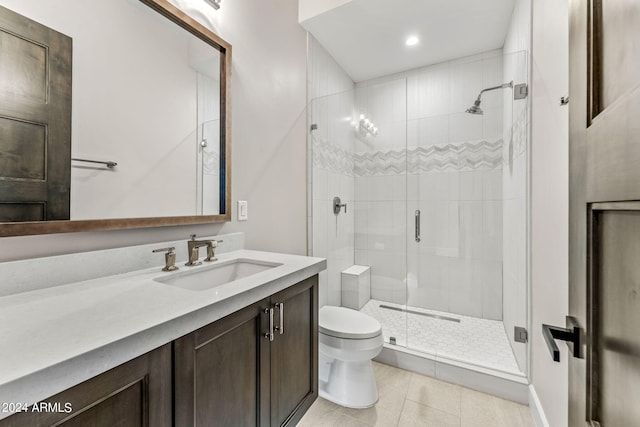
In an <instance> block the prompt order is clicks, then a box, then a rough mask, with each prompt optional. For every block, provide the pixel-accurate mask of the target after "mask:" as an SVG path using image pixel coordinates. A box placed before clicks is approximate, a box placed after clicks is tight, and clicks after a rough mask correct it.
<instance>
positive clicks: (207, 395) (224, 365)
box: [174, 300, 269, 427]
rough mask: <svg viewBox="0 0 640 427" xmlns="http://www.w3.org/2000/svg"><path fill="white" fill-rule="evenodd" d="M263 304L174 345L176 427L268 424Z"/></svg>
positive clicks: (214, 324)
mask: <svg viewBox="0 0 640 427" xmlns="http://www.w3.org/2000/svg"><path fill="white" fill-rule="evenodd" d="M267 308H268V301H267V300H264V301H261V302H258V303H256V304H253V305H251V306H249V307H246V308H244V309H242V310H240V311H238V312H235V313H233V314H231V315H229V316H227V317H224V318H223V319H220V320H218V321H216V322H214V323H212V324H210V325H207V326H205V327H203V328H200V329H198V330H197V331H195V332H193V333H191V334H189V335H186V336H184V337H182V338H180V339H178V340H176V341H175V342H174V364H175V365H174V366H175V368H174V380H175V388H174V392H175V425H176V427H194V426H207V427H215V426H221V427H228V426H234V427H242V426H252V427H255V426H259V425H263V426H266V425H268V424H269V340H268V339H267V338H265V337H264V334H265V333H266V332H267V330H268V327H269V326H268V323H269V316H268V314H266V313H265V309H267Z"/></svg>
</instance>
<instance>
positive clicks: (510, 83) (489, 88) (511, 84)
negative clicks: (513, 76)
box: [476, 80, 513, 101]
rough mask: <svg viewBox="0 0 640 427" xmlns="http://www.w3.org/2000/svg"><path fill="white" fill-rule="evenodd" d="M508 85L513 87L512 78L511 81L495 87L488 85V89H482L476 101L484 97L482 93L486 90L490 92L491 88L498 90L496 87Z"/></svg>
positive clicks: (503, 87) (502, 87) (506, 86)
mask: <svg viewBox="0 0 640 427" xmlns="http://www.w3.org/2000/svg"><path fill="white" fill-rule="evenodd" d="M508 87H510V88H513V80H511V81H510V82H509V83H503V84H501V85H499V86H493V87H488V88H486V89H482V90H481V91H480V93H479V94H478V99H477V100H476V101H480V98H481V97H482V94H483V93H484V92H488V91H490V90H496V89H506V88H508Z"/></svg>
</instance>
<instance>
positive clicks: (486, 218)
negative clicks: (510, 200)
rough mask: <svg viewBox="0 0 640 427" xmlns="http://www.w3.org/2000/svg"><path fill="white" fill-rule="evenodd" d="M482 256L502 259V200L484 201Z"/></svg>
mask: <svg viewBox="0 0 640 427" xmlns="http://www.w3.org/2000/svg"><path fill="white" fill-rule="evenodd" d="M482 208H483V212H482V258H483V259H484V260H487V261H502V225H503V221H502V202H501V201H484V202H482Z"/></svg>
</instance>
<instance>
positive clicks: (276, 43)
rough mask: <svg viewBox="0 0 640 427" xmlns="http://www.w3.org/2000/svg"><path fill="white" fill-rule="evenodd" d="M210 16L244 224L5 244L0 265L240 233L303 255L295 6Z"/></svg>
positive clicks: (300, 36) (300, 38)
mask: <svg viewBox="0 0 640 427" xmlns="http://www.w3.org/2000/svg"><path fill="white" fill-rule="evenodd" d="M67 11H68V10H67ZM210 14H211V15H213V18H212V20H211V21H212V22H213V23H214V25H215V28H214V31H215V32H216V33H218V34H220V35H221V36H222V37H223V38H225V39H226V40H227V41H228V42H229V43H231V44H232V46H233V75H232V77H231V79H232V91H231V97H232V100H231V103H232V122H233V124H232V135H231V137H232V141H233V152H232V159H233V161H232V165H233V172H232V173H233V179H232V191H233V200H234V206H233V214H234V215H235V200H238V199H243V200H248V201H249V221H246V222H237V221H236V220H235V218H234V220H233V221H232V222H230V223H227V224H224V225H222V224H212V225H205V226H183V227H168V228H157V229H139V230H122V231H110V232H93V233H68V234H61V235H46V236H29V237H8V238H2V239H0V261H7V260H17V259H25V258H31V257H35V256H46V255H52V254H63V253H73V252H79V251H85V250H95V249H104V248H113V247H119V246H129V245H136V244H143V243H153V242H161V241H168V240H174V239H175V240H178V239H181V238H184V239H185V240H186V239H187V238H188V236H189V234H190V233H198V234H199V235H215V234H219V233H222V232H225V233H227V232H232V231H243V232H245V233H246V247H247V248H251V249H261V250H270V251H276V252H288V253H295V254H305V253H306V186H305V182H306V164H305V158H306V144H305V121H306V117H305V115H304V111H305V103H306V35H305V32H304V30H303V29H302V28H301V27H300V26H299V25H298V23H297V22H298V8H297V1H296V0H274V1H272V2H256V1H255V0H234V1H228V2H225V3H224V4H223V5H222V7H221V8H220V10H218V11H213V10H211V12H210ZM113 31H118V28H117V27H113ZM159 262H161V259H160V258H159Z"/></svg>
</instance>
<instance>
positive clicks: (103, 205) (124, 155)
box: [0, 0, 230, 234]
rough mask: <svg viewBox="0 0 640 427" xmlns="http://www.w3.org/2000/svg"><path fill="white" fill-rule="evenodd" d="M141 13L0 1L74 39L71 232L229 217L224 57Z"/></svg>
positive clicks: (128, 2) (97, 3)
mask: <svg viewBox="0 0 640 427" xmlns="http://www.w3.org/2000/svg"><path fill="white" fill-rule="evenodd" d="M145 3H148V5H147V4H144V3H143V2H141V1H140V0H83V1H74V2H69V1H68V0H0V6H4V7H6V8H7V9H10V10H12V11H14V12H16V13H19V14H21V15H23V16H25V17H27V18H29V19H32V20H34V21H36V22H38V23H40V24H42V25H45V26H47V27H50V28H51V29H53V30H55V31H57V32H60V33H63V34H65V35H67V36H69V37H71V38H72V44H73V49H72V53H73V60H72V64H73V65H72V109H71V111H72V114H71V116H72V117H71V118H72V120H71V158H72V159H73V160H71V188H70V219H71V220H72V221H71V222H74V221H77V220H79V221H85V222H86V220H105V219H106V220H112V219H125V218H126V219H135V218H150V217H161V218H167V217H170V218H173V217H193V216H215V218H212V219H214V220H215V219H218V217H220V216H223V217H226V216H227V215H226V214H227V213H228V212H226V211H227V210H228V209H227V208H226V206H228V204H227V203H226V197H225V196H227V197H228V196H229V195H228V194H226V191H225V190H226V189H227V181H228V177H227V176H226V173H227V169H228V168H227V167H226V164H225V161H226V160H227V158H228V155H227V154H228V153H226V147H227V145H226V144H227V142H228V141H226V138H225V135H226V132H225V130H226V129H225V125H226V121H225V120H224V119H225V114H224V109H225V102H224V100H223V99H222V97H221V94H222V96H224V94H225V93H226V92H227V91H226V90H225V88H224V85H225V84H226V82H227V78H226V76H224V75H221V70H223V71H224V70H225V69H227V67H228V64H225V58H224V56H225V49H221V48H220V46H215V43H214V45H212V43H211V42H210V41H208V42H205V41H204V40H203V39H202V38H199V37H196V36H195V35H194V34H192V33H193V32H197V33H198V32H202V28H204V27H201V28H197V31H192V30H189V31H187V29H185V28H182V26H184V25H185V23H184V22H182V23H180V22H178V21H179V20H180V19H183V20H185V18H186V15H180V16H179V17H177V16H166V17H165V16H162V15H161V14H160V13H157V12H156V11H154V10H153V9H152V8H150V7H149V6H152V7H154V8H156V9H162V8H165V9H164V10H159V11H161V12H162V13H164V14H165V15H167V12H166V8H167V7H169V8H171V6H170V5H168V6H165V4H167V2H165V1H164V0H153V1H146V0H145ZM159 4H160V5H161V6H158V5H159ZM169 10H171V9H169ZM176 10H177V9H176ZM178 12H179V11H178ZM167 17H169V18H170V19H171V20H170V19H167ZM186 19H187V20H188V19H189V18H186ZM172 20H173V21H175V22H172ZM176 23H180V24H181V25H182V26H180V25H176ZM194 24H195V25H196V26H197V25H198V24H196V23H195V21H191V22H189V23H187V25H194ZM229 48H230V46H229ZM228 53H229V54H230V52H228ZM221 65H222V66H221ZM221 88H222V89H221ZM221 113H222V114H221ZM221 119H222V122H223V125H222V126H221ZM87 160H88V161H87ZM94 161H97V162H105V163H94ZM110 162H112V163H110ZM113 163H115V165H113ZM222 219H225V218H222ZM226 219H227V220H228V218H226ZM134 222H135V221H134ZM197 222H202V221H197ZM164 223H166V221H164V222H163V224H164ZM180 223H185V221H184V220H181V221H180ZM98 228H100V227H98ZM106 228H120V227H117V225H115V224H111V226H109V227H106ZM26 234H29V233H26ZM31 234H33V233H31Z"/></svg>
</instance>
